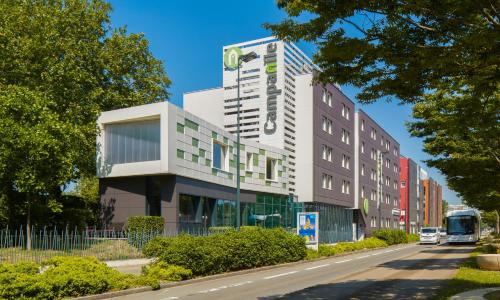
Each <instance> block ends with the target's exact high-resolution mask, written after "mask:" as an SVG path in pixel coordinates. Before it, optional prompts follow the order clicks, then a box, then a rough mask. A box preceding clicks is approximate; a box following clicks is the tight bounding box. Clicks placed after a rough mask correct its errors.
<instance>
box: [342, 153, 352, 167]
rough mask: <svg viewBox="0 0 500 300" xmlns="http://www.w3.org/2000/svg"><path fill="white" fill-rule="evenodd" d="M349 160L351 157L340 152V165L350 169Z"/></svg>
mask: <svg viewBox="0 0 500 300" xmlns="http://www.w3.org/2000/svg"><path fill="white" fill-rule="evenodd" d="M350 162H351V158H350V157H349V156H347V155H345V154H342V167H343V168H346V169H350V168H351V166H350Z"/></svg>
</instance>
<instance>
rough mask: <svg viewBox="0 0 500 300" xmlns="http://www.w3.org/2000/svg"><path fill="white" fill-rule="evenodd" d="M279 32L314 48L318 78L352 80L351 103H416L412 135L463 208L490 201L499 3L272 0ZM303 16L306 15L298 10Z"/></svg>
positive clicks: (498, 106)
mask: <svg viewBox="0 0 500 300" xmlns="http://www.w3.org/2000/svg"><path fill="white" fill-rule="evenodd" d="M278 6H279V7H280V8H282V9H284V10H285V11H286V13H287V14H288V17H287V18H286V19H285V20H284V21H282V22H281V23H279V24H275V25H270V24H266V25H265V27H267V28H270V29H272V31H273V34H274V35H276V36H277V37H279V38H282V39H286V40H291V41H297V40H301V39H302V40H306V41H309V42H313V43H315V44H316V45H317V46H318V53H317V54H316V55H315V56H314V60H315V63H316V64H317V65H318V66H319V67H320V68H321V70H322V72H319V73H318V76H317V79H318V80H319V81H321V82H323V83H338V84H341V85H343V84H349V85H354V86H356V87H358V88H360V89H361V92H360V93H359V94H358V95H357V97H356V98H357V99H358V100H359V101H360V102H364V103H369V102H373V101H376V100H379V99H383V98H386V99H387V98H391V97H394V98H396V99H398V100H399V101H401V102H404V103H411V104H414V103H416V105H415V106H414V109H413V117H414V119H415V122H414V123H412V124H409V129H410V132H411V134H412V135H413V136H417V137H421V138H424V150H425V151H426V152H427V153H429V154H430V155H432V156H434V157H435V158H433V159H430V160H428V161H427V164H428V165H429V166H431V167H436V168H437V169H439V170H440V171H441V172H442V173H443V174H444V175H445V176H446V178H447V182H448V186H449V187H450V188H452V189H453V190H455V191H457V192H458V193H459V195H460V196H461V197H462V198H463V199H464V200H465V201H466V203H467V204H468V205H469V206H472V207H476V208H478V209H482V210H493V209H498V208H499V203H500V192H499V191H500V139H499V138H498V137H499V136H500V125H499V122H498V121H499V120H498V115H499V111H500V92H499V91H500V76H499V72H498V70H499V65H500V56H499V55H498V53H499V46H498V43H495V42H492V41H498V40H499V31H498V26H499V15H498V11H499V5H498V2H494V1H493V2H492V1H490V0H465V1H460V2H457V1H438V2H435V1H423V0H417V1H411V2H408V1H391V2H387V1H355V2H353V1H349V0H340V1H317V0H280V1H278ZM304 16H306V17H304Z"/></svg>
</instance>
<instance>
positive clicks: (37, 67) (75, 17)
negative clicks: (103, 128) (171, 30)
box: [0, 0, 170, 224]
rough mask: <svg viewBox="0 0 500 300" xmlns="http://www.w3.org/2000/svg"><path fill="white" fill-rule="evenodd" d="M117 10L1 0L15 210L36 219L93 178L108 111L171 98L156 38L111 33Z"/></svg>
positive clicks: (2, 161) (79, 0) (5, 185)
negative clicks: (67, 188)
mask: <svg viewBox="0 0 500 300" xmlns="http://www.w3.org/2000/svg"><path fill="white" fill-rule="evenodd" d="M110 11H111V7H110V5H109V4H107V3H105V2H104V1H102V0H91V1H87V0H66V1H63V0H54V1H37V0H27V1H22V2H20V1H9V0H8V1H0V91H2V93H1V94H0V96H1V97H2V103H0V110H1V111H0V116H1V120H0V151H1V152H2V153H0V184H1V186H0V195H1V197H0V199H2V203H4V204H5V205H6V206H8V207H11V208H12V209H8V210H7V211H8V212H10V213H11V216H13V215H12V214H14V213H16V211H17V210H18V209H17V207H16V206H19V208H20V209H21V210H23V211H25V212H26V214H24V215H25V216H28V222H29V212H30V210H29V207H30V205H31V204H33V203H40V202H41V201H49V200H51V201H52V203H53V204H54V203H55V202H54V201H56V202H57V201H58V199H61V197H62V190H63V186H64V185H65V184H67V183H68V182H70V181H75V180H77V179H78V178H80V177H81V176H89V175H91V174H95V137H96V134H97V133H98V129H97V126H96V119H97V117H98V115H99V113H100V112H101V111H103V110H110V109H116V108H122V107H127V106H133V105H139V104H146V103H153V102H158V101H165V100H166V99H167V98H168V96H169V94H168V92H167V88H168V86H169V85H170V81H169V79H168V77H167V76H166V74H165V71H164V68H163V64H162V62H161V61H159V60H157V59H156V58H154V57H153V55H152V53H151V52H150V50H149V48H148V41H147V40H146V39H145V38H144V36H143V35H142V34H127V33H126V30H125V29H124V28H118V29H112V28H111V24H110V18H109V13H110ZM14 128H15V130H13V129H14ZM53 207H54V208H55V209H56V208H57V207H58V205H53ZM2 215H3V214H2ZM16 221H17V220H16V219H14V218H10V220H9V223H10V224H15V223H16Z"/></svg>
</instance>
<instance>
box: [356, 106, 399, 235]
mask: <svg viewBox="0 0 500 300" xmlns="http://www.w3.org/2000/svg"><path fill="white" fill-rule="evenodd" d="M354 118H355V129H354V130H355V132H356V135H355V159H354V161H355V182H356V185H355V186H356V189H355V195H354V197H355V203H354V205H355V206H354V208H355V209H356V211H357V212H358V213H357V220H356V223H357V224H358V229H357V236H358V238H362V237H363V236H364V235H370V234H371V233H372V232H373V230H376V229H382V228H394V229H396V228H399V217H400V205H399V203H400V199H399V198H400V193H399V170H400V167H399V150H400V149H399V143H398V142H397V141H396V140H395V139H394V138H392V137H391V135H390V134H389V133H387V132H386V131H385V130H384V129H383V128H382V127H380V126H379V125H378V124H377V123H376V122H375V121H374V120H373V119H372V118H370V116H369V115H368V114H366V113H365V112H364V111H362V110H359V111H357V112H356V114H355V116H354Z"/></svg>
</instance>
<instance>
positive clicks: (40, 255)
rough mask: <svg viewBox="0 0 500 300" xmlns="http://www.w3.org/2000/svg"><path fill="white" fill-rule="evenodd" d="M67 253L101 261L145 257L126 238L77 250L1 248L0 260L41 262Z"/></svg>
mask: <svg viewBox="0 0 500 300" xmlns="http://www.w3.org/2000/svg"><path fill="white" fill-rule="evenodd" d="M67 255H72V256H93V257H96V258H97V259H99V260H101V261H103V260H118V259H131V258H142V257H144V256H143V255H142V252H141V251H140V250H139V249H137V248H135V247H134V246H131V245H130V244H129V243H128V242H127V241H126V240H105V241H104V240H103V241H102V242H100V243H96V244H93V245H91V246H89V247H88V248H86V249H75V250H41V249H32V250H30V251H28V250H25V249H22V248H20V247H9V248H0V262H10V263H16V262H22V261H31V262H37V263H40V262H42V261H45V260H47V259H49V258H51V257H54V256H67Z"/></svg>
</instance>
